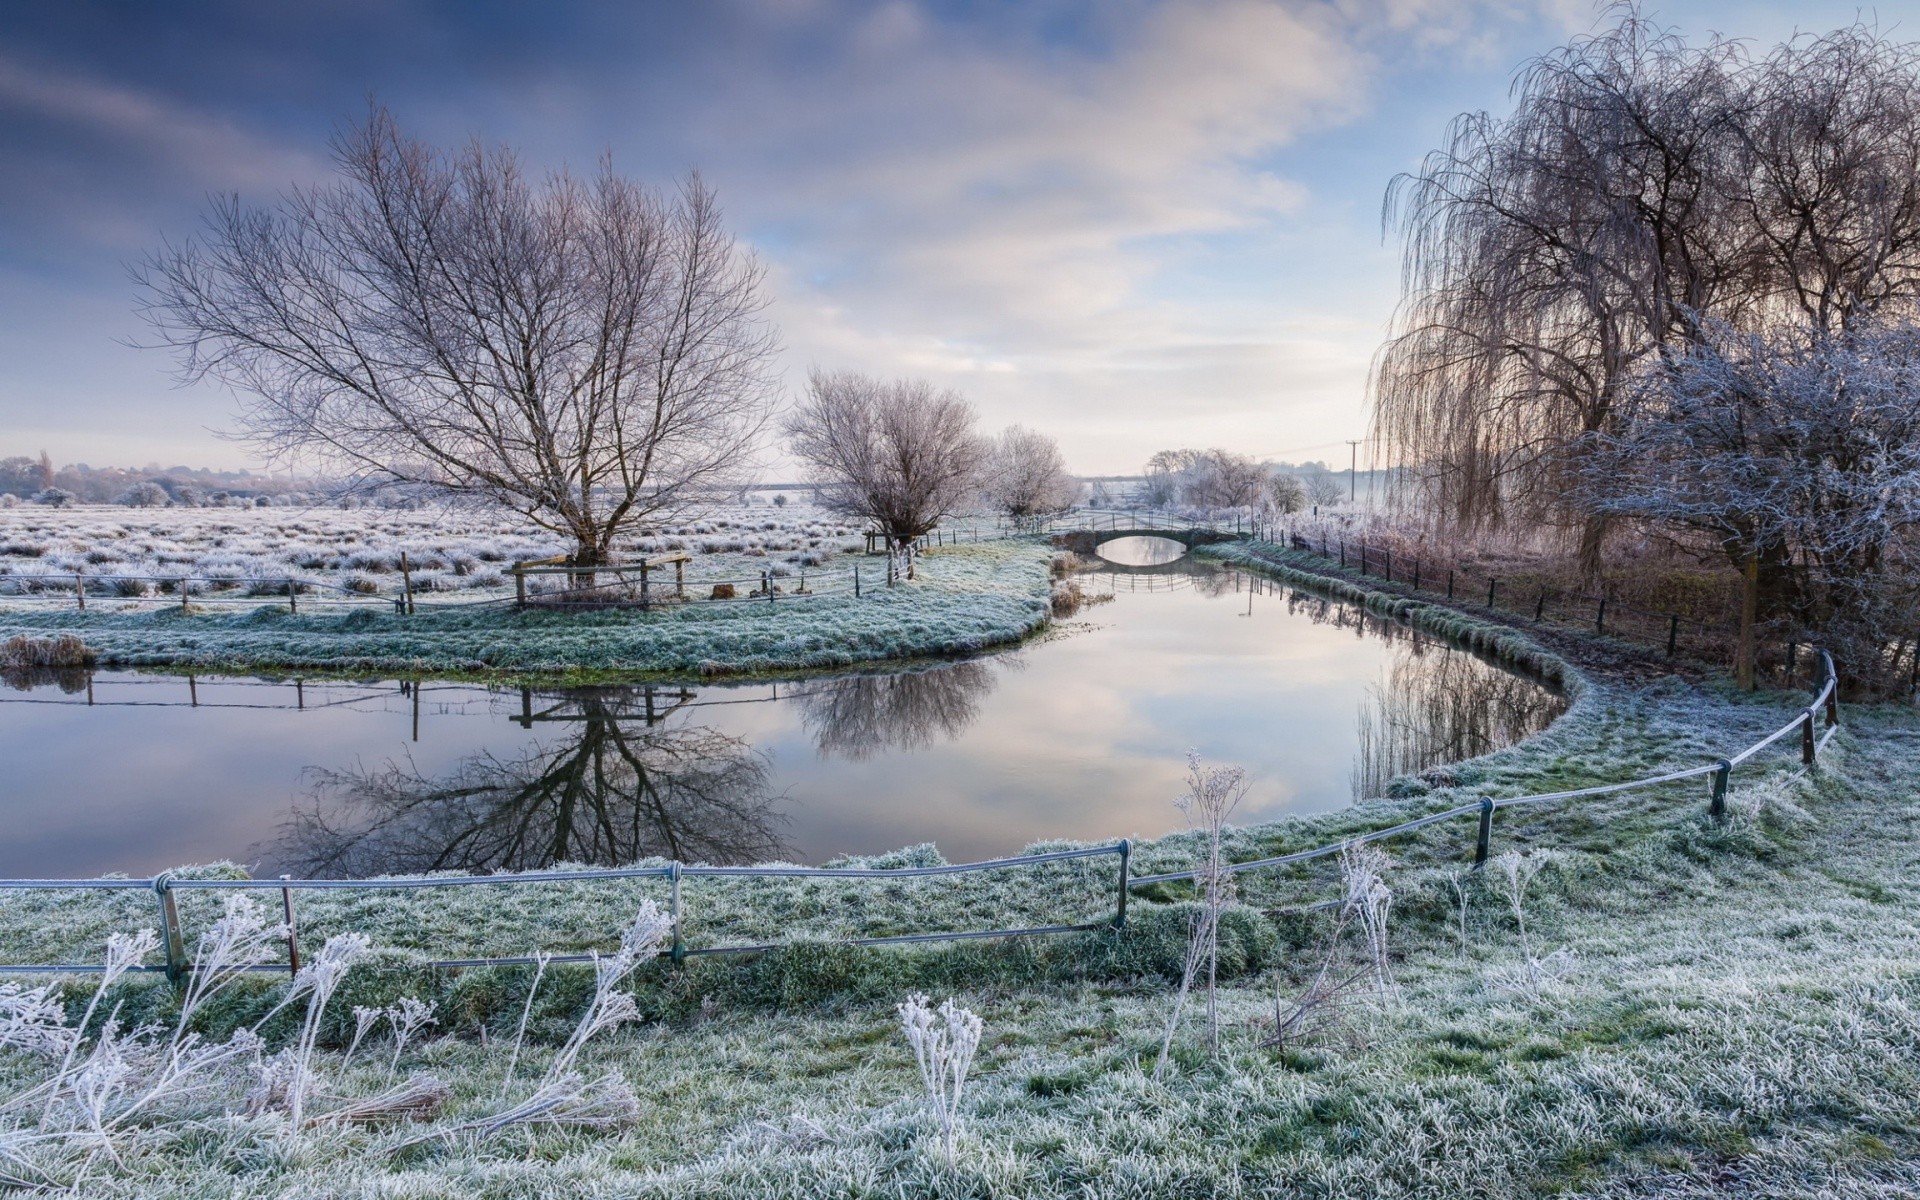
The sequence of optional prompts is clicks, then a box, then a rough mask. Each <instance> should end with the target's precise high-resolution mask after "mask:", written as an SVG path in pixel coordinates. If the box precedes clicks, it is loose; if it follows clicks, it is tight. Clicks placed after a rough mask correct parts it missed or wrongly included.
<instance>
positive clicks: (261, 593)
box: [0, 521, 1045, 614]
mask: <svg viewBox="0 0 1920 1200" xmlns="http://www.w3.org/2000/svg"><path fill="white" fill-rule="evenodd" d="M1040 532H1045V530H1044V528H1043V527H1042V525H1040V524H1035V523H1031V522H1029V523H1009V522H998V521H996V522H991V523H989V522H963V523H955V524H953V525H951V526H942V527H938V528H935V529H933V530H931V531H929V532H928V533H927V534H926V535H925V536H923V537H921V538H919V539H917V540H916V542H915V543H914V546H913V548H914V550H916V551H927V550H938V549H944V548H947V547H958V546H966V545H975V544H979V543H983V542H993V541H1001V540H1005V539H1008V538H1016V537H1028V536H1032V535H1034V534H1036V533H1040ZM865 536H866V544H867V549H868V552H869V556H876V555H881V554H882V553H883V552H882V551H881V550H877V549H875V539H876V538H877V537H878V536H879V535H877V534H872V533H869V534H867V535H865ZM667 557H669V558H671V557H677V556H667ZM698 562H699V558H698V557H696V556H692V555H689V556H687V557H686V558H685V559H684V560H683V562H682V563H680V564H672V563H668V564H666V565H665V566H664V568H663V566H662V565H661V564H659V563H657V562H655V561H651V560H638V559H637V560H634V561H631V562H612V563H605V564H600V565H596V566H592V567H587V566H567V565H563V564H557V563H555V562H554V560H550V559H549V560H539V561H538V562H530V563H514V564H510V565H508V566H507V567H506V568H505V569H504V570H503V571H502V572H501V574H502V577H503V580H504V581H505V582H503V583H502V584H501V585H500V586H501V588H502V589H511V594H498V595H484V596H480V597H473V598H466V599H454V598H451V597H447V596H444V595H442V594H441V593H440V592H439V591H438V590H430V588H429V584H428V581H429V580H437V579H438V578H439V577H440V573H438V572H427V571H417V569H416V568H414V567H410V566H409V565H408V563H407V562H406V556H405V555H404V554H403V555H402V556H401V566H400V569H399V571H398V572H397V573H396V575H397V577H396V578H395V579H393V581H392V582H391V583H390V584H389V585H388V586H387V587H386V588H384V589H383V588H382V587H380V586H379V585H378V584H376V583H375V582H374V581H373V580H372V579H371V578H370V577H368V576H365V575H362V576H360V577H359V578H358V580H357V581H356V582H354V583H351V584H350V583H339V582H334V581H332V580H328V579H323V578H316V577H315V576H313V575H312V574H260V575H239V574H232V573H228V574H218V575H208V574H202V575H194V574H190V573H168V574H161V575H142V574H128V573H119V572H93V571H84V570H72V571H60V572H38V573H35V574H32V575H10V576H6V577H5V578H4V580H3V581H0V582H4V583H5V584H6V585H7V587H8V588H9V589H10V590H8V591H6V592H5V593H4V594H0V601H5V602H12V601H30V602H31V601H38V602H48V603H54V604H59V603H69V604H72V605H74V606H75V607H76V608H78V609H79V610H81V611H85V610H86V609H87V607H88V605H89V603H91V604H94V605H96V606H97V605H101V604H111V605H115V606H126V605H155V606H160V607H166V606H174V607H178V608H180V609H182V610H185V611H191V610H192V609H193V608H194V607H196V606H197V607H202V608H205V607H212V606H220V605H226V606H251V607H261V606H266V605H275V606H285V607H286V608H287V609H288V610H290V611H292V612H294V613H296V614H297V613H299V612H301V611H302V610H303V609H304V610H307V611H314V610H321V609H333V610H338V609H342V608H348V609H351V608H364V607H368V606H372V607H375V608H380V609H390V610H391V611H393V612H396V613H400V614H412V613H417V612H420V611H422V610H427V611H435V610H446V609H468V608H607V607H635V608H641V609H652V608H656V607H659V608H666V607H672V606H675V605H680V604H689V603H737V602H753V601H759V602H761V603H767V602H771V601H775V600H780V599H789V598H806V597H817V596H852V597H856V598H857V597H862V596H865V595H867V594H869V593H871V592H872V591H873V590H874V589H875V588H878V587H882V586H888V585H891V584H894V583H897V582H898V581H899V575H900V568H899V564H898V563H897V562H896V561H895V560H894V558H893V556H892V555H886V556H885V561H883V562H878V563H875V562H866V563H858V562H856V563H853V564H850V565H846V566H825V565H818V566H805V565H794V564H790V563H784V562H782V563H778V564H774V565H770V566H768V567H767V568H765V569H763V570H759V571H755V572H751V573H739V572H737V571H736V572H728V573H723V574H704V575H695V576H693V577H689V576H688V571H687V567H688V566H689V565H693V564H697V563H698ZM416 573H417V574H418V575H419V576H420V577H421V582H420V584H419V586H416V584H415V579H414V577H415V575H416ZM474 590H492V589H478V588H476V589H474Z"/></svg>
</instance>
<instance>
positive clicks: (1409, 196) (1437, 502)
mask: <svg viewBox="0 0 1920 1200" xmlns="http://www.w3.org/2000/svg"><path fill="white" fill-rule="evenodd" d="M1738 54H1739V50H1738V47H1737V45H1735V44H1732V43H1727V42H1722V41H1717V40H1716V41H1714V42H1711V43H1709V44H1708V45H1707V46H1706V47H1704V48H1701V49H1697V50H1696V49H1694V48H1692V47H1689V46H1687V45H1686V44H1685V43H1684V42H1682V41H1681V40H1680V39H1679V38H1678V37H1676V36H1675V35H1673V34H1672V33H1670V32H1668V31H1665V30H1662V29H1659V28H1656V27H1654V26H1653V25H1652V24H1651V23H1649V22H1647V21H1645V20H1643V19H1642V18H1641V17H1640V15H1639V14H1638V12H1637V11H1636V10H1633V9H1631V8H1629V9H1627V10H1626V11H1625V14H1624V16H1623V18H1622V19H1621V20H1620V22H1619V23H1618V24H1617V25H1616V26H1615V27H1613V28H1611V29H1609V30H1606V31H1604V32H1602V33H1601V34H1600V35H1598V36H1595V37H1590V38H1581V39H1578V40H1576V41H1574V42H1573V43H1571V44H1569V45H1568V46H1566V47H1563V48H1562V49H1560V50H1557V51H1555V52H1553V53H1551V54H1548V55H1546V56H1543V57H1542V58H1539V59H1536V60H1534V61H1533V62H1531V63H1529V64H1528V65H1527V66H1526V67H1525V68H1524V69H1523V70H1522V72H1521V74H1520V77H1519V79H1518V81H1517V82H1516V85H1515V89H1514V90H1515V97H1516V100H1515V107H1514V111H1513V113H1512V114H1511V115H1510V116H1508V117H1506V118H1505V119H1496V118H1494V117H1492V116H1489V115H1488V114H1486V113H1470V114H1466V115H1464V116H1462V117H1460V118H1458V119H1457V120H1456V121H1455V122H1454V124H1453V126H1452V128H1451V130H1450V132H1449V138H1448V144H1447V145H1446V146H1445V147H1443V148H1442V149H1440V150H1437V151H1435V152H1434V153H1433V154H1431V155H1429V157H1428V159H1427V161H1426V163H1425V164H1424V165H1423V166H1422V168H1421V170H1420V172H1419V173H1418V174H1416V175H1412V176H1402V177H1400V178H1398V179H1396V180H1395V181H1394V184H1393V187H1392V188H1391V190H1390V191H1389V192H1388V197H1387V207H1386V216H1387V219H1388V220H1389V221H1390V222H1392V221H1395V220H1398V222H1399V223H1400V226H1401V229H1402V232H1403V234H1404V239H1405V240H1404V251H1403V260H1402V262H1403V265H1402V281H1403V282H1402V286H1403V292H1404V294H1405V299H1404V301H1403V304H1402V307H1401V310H1400V313H1399V315H1398V317H1397V322H1398V325H1397V331H1396V334H1395V336H1394V337H1393V339H1392V340H1391V341H1389V342H1388V344H1387V346H1386V347H1385V349H1384V350H1383V351H1382V353H1381V356H1380V360H1379V362H1378V364H1377V366H1376V369H1375V373H1374V396H1375V423H1376V429H1377V431H1378V434H1379V436H1380V437H1381V438H1382V439H1383V441H1384V442H1385V443H1386V445H1387V448H1388V451H1389V454H1390V455H1391V456H1393V457H1395V458H1397V459H1398V460H1400V464H1401V465H1402V466H1403V467H1404V468H1405V471H1404V473H1403V475H1402V479H1403V480H1404V481H1405V482H1407V483H1410V484H1412V485H1413V488H1414V493H1413V494H1414V495H1415V496H1416V497H1417V498H1418V499H1419V500H1420V501H1421V502H1422V503H1423V505H1424V506H1425V511H1426V512H1427V514H1428V515H1430V516H1432V517H1434V518H1436V519H1438V520H1440V521H1442V522H1444V523H1446V524H1448V525H1450V526H1452V527H1453V528H1456V529H1465V530H1483V529H1490V528H1498V527H1500V526H1501V525H1502V524H1504V523H1505V522H1506V521H1507V520H1508V518H1509V516H1510V515H1512V514H1513V513H1515V512H1525V513H1526V514H1528V517H1529V519H1532V520H1540V519H1545V520H1547V521H1550V522H1558V523H1560V524H1562V525H1564V526H1571V527H1574V528H1578V529H1579V530H1580V536H1581V551H1582V557H1583V561H1584V562H1585V563H1586V564H1587V565H1588V566H1590V567H1595V568H1597V566H1598V563H1599V553H1600V547H1601V542H1602V540H1603V538H1604V536H1605V531H1606V524H1605V522H1604V521H1595V520H1588V519H1587V515H1586V514H1584V513H1581V512H1578V511H1573V510H1571V509H1570V508H1569V506H1568V505H1567V504H1566V503H1565V495H1566V485H1567V482H1568V476H1567V470H1568V460H1567V455H1566V451H1567V449H1568V447H1569V446H1570V445H1571V444H1572V443H1573V442H1574V441H1575V440H1576V439H1578V438H1579V437H1580V436H1581V435H1582V434H1586V433H1591V432H1593V431H1596V430H1603V429H1606V428H1608V427H1609V423H1610V421H1611V420H1612V417H1613V412H1614V402H1615V398H1616V393H1617V390H1618V386H1619V383H1620V380H1621V379H1622V377H1623V376H1624V374H1625V373H1626V372H1627V371H1628V370H1629V369H1630V368H1631V367H1632V366H1633V365H1634V364H1635V363H1637V362H1639V361H1640V360H1641V359H1642V358H1644V357H1645V356H1646V355H1648V354H1650V353H1653V352H1654V351H1655V350H1656V349H1657V348H1658V347H1660V346H1662V345H1665V344H1668V343H1670V342H1672V341H1674V340H1676V339H1679V338H1683V337H1684V334H1685V330H1686V329H1687V327H1688V324H1689V320H1690V318H1689V316H1688V314H1689V313H1691V312H1694V311H1698V310H1701V309H1703V308H1708V307H1714V306H1718V305H1721V304H1722V303H1723V302H1725V301H1726V300H1727V299H1728V298H1729V297H1734V296H1738V295H1741V294H1743V293H1740V292H1738V291H1737V290H1736V289H1735V288H1734V287H1733V286H1732V285H1733V283H1734V282H1735V280H1736V279H1737V278H1738V277H1739V275H1740V273H1741V271H1742V269H1743V268H1744V267H1745V266H1746V265H1747V264H1746V256H1745V254H1744V253H1743V251H1744V249H1745V246H1744V239H1743V237H1742V235H1741V234H1740V233H1739V232H1738V229H1737V222H1735V221H1733V220H1731V219H1730V218H1731V214H1732V212H1733V207H1734V206H1733V202H1732V195H1731V193H1732V190H1733V189H1732V188H1731V187H1730V186H1729V179H1728V176H1727V169H1728V166H1729V161H1728V160H1729V148H1730V146H1731V144H1732V143H1733V142H1734V140H1735V139H1736V138H1737V129H1736V128H1735V126H1734V124H1733V114H1734V112H1735V111H1736V109H1737V100H1736V98H1735V97H1734V96H1733V95H1732V92H1733V88H1732V87H1731V83H1730V74H1731V71H1732V68H1733V66H1734V65H1735V64H1737V60H1738Z"/></svg>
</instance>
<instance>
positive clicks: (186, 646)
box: [0, 541, 1050, 675]
mask: <svg viewBox="0 0 1920 1200" xmlns="http://www.w3.org/2000/svg"><path fill="white" fill-rule="evenodd" d="M1049 557H1050V552H1049V551H1048V550H1047V549H1045V548H1044V547H1042V546H1039V545H1037V544H1034V543H1031V542H1013V541H1007V542H987V543H982V544H978V545H969V546H965V547H952V548H948V549H943V550H937V551H934V552H932V553H929V554H928V555H927V556H926V557H925V558H923V559H922V560H921V570H920V574H921V575H922V578H921V579H919V580H916V581H915V582H913V583H904V584H901V585H899V586H896V587H891V588H889V587H874V588H871V589H868V590H867V592H866V594H865V595H863V596H862V597H860V598H858V599H855V598H853V597H851V596H845V595H834V596H793V595H786V596H780V597H778V598H776V599H774V600H772V601H762V602H754V601H728V602H723V603H696V604H686V605H682V606H679V607H675V608H668V609H662V610H657V611H654V612H649V613H641V612H638V611H635V610H631V609H621V610H603V611H599V612H551V611H527V612H515V611H513V610H511V609H510V608H499V607H491V606H488V607H477V608H471V609H459V608H452V609H434V610H429V609H426V608H422V609H421V610H420V611H419V612H418V613H416V614H414V615H412V616H400V615H396V614H394V613H391V612H386V611H374V610H371V609H367V610H361V611H356V612H352V613H349V614H345V615H312V614H306V613H301V614H294V613H290V612H288V611H287V610H286V609H285V608H284V607H281V606H278V605H273V606H265V607H260V608H256V609H252V610H249V611H245V612H233V611H225V612H213V611H188V612H182V611H181V610H180V609H177V608H173V607H162V608H159V609H155V608H152V607H147V608H145V609H144V611H142V610H138V609H134V608H133V607H132V606H127V608H126V610H125V611H116V609H115V606H114V605H112V604H111V603H100V602H96V603H95V604H94V605H93V606H92V607H90V608H88V609H87V611H85V612H80V611H78V610H76V609H70V608H57V609H56V608H45V607H29V606H27V605H18V606H12V607H5V608H0V640H5V639H6V638H7V637H9V636H13V635H17V634H25V635H28V636H35V637H48V636H52V635H57V634H73V635H76V636H78V637H80V638H83V639H84V640H85V641H86V643H87V645H89V646H91V647H93V648H94V649H95V650H96V651H98V653H99V663H100V665H102V666H107V667H171V668H182V669H184V668H193V669H199V670H222V671H236V670H323V671H330V672H404V673H459V674H482V675H484V674H507V675H534V674H538V675H566V674H583V673H620V674H632V675H673V674H678V675H686V674H717V673H743V672H772V671H796V670H811V669H819V668H830V667H841V666H848V665H852V664H855V663H862V662H875V661H880V660H885V659H905V658H921V657H930V656H935V655H945V654H960V653H967V652H971V651H977V650H981V649H984V648H986V647H989V646H996V645H1002V644H1005V643H1008V642H1013V641H1018V640H1019V639H1020V638H1022V637H1025V636H1026V635H1028V634H1030V633H1032V632H1033V631H1035V630H1036V629H1038V628H1040V627H1041V626H1042V625H1044V624H1045V622H1046V619H1047V611H1048V608H1047V605H1048V579H1047V561H1048V559H1049Z"/></svg>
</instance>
